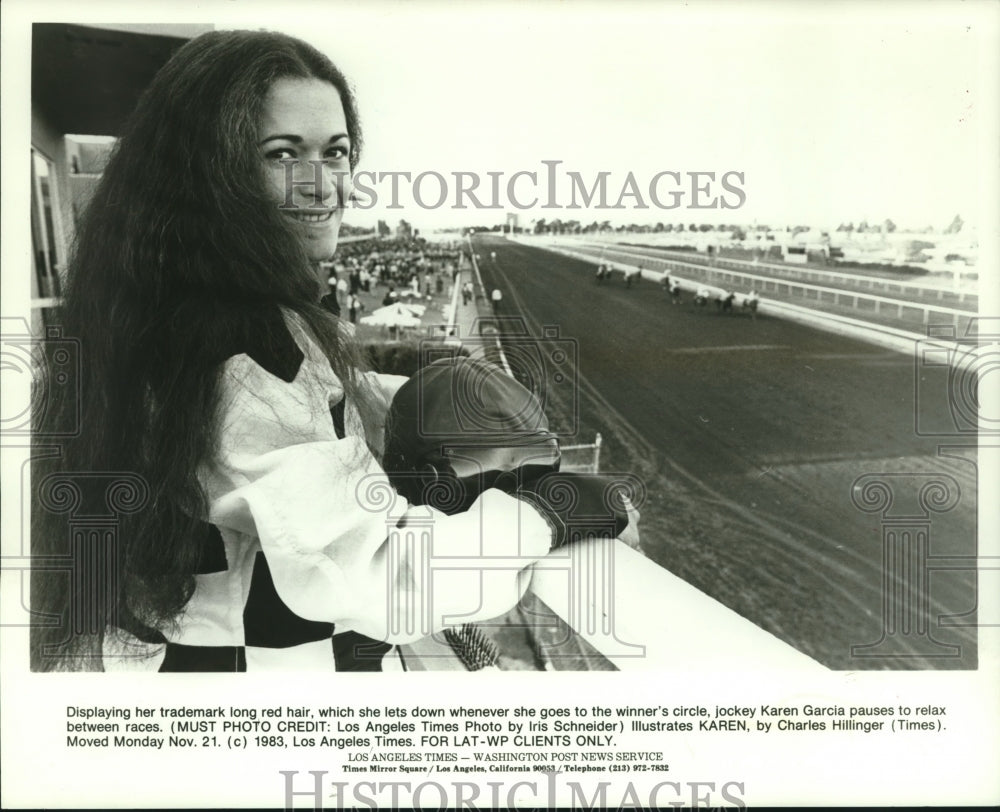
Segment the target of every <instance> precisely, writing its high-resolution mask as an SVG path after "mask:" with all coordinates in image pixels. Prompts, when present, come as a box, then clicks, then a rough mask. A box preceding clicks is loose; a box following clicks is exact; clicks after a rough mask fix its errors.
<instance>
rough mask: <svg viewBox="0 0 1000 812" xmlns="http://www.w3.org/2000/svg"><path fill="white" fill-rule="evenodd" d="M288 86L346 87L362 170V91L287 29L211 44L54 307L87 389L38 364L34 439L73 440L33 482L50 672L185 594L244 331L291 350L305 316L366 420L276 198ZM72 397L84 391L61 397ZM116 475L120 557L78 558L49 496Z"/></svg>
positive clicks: (78, 660)
mask: <svg viewBox="0 0 1000 812" xmlns="http://www.w3.org/2000/svg"><path fill="white" fill-rule="evenodd" d="M283 77H295V78H311V77H314V78H318V79H322V80H325V81H328V82H330V83H331V84H332V85H333V86H334V87H336V89H337V90H338V91H339V93H340V98H341V101H342V103H343V107H344V113H345V116H346V119H347V127H348V135H349V136H350V142H351V152H350V162H351V166H352V167H354V166H355V165H356V164H357V161H358V157H359V155H360V149H361V129H360V123H359V120H358V114H357V109H356V105H355V101H354V96H353V94H352V92H351V89H350V87H349V86H348V83H347V81H346V79H345V78H344V76H343V74H341V72H340V71H339V70H338V69H337V68H336V67H335V66H334V65H333V64H332V63H331V62H330V60H329V59H327V58H326V57H325V56H324V55H323V54H321V53H320V52H319V51H317V50H316V49H315V48H313V47H312V46H310V45H308V44H306V43H304V42H302V41H300V40H296V39H294V38H292V37H288V36H285V35H282V34H276V33H264V32H249V31H226V32H212V33H208V34H204V35H202V36H200V37H198V38H197V39H194V40H192V41H191V42H189V43H187V44H185V45H184V46H183V47H182V48H180V49H179V50H178V51H177V53H176V54H175V55H174V56H173V57H172V58H171V59H170V61H169V62H168V63H167V64H166V65H165V66H164V67H163V68H162V69H161V70H160V71H159V73H158V74H157V75H156V77H155V78H154V79H153V81H152V83H151V84H150V86H149V87H148V88H147V90H146V91H145V93H144V94H143V96H142V98H141V99H140V101H139V103H138V105H137V107H136V109H135V111H134V113H133V114H132V116H131V118H130V120H129V122H128V124H127V125H126V127H125V130H124V132H123V134H122V136H121V138H120V139H119V141H118V143H117V145H116V147H115V149H114V151H113V153H112V155H111V157H110V160H109V162H108V165H107V168H106V170H105V172H104V176H103V178H102V181H101V183H100V186H99V188H98V189H97V190H96V192H95V194H94V197H93V199H92V201H91V203H90V205H89V207H88V209H87V211H86V215H85V219H84V221H83V222H82V224H81V227H80V229H79V231H78V238H77V242H76V245H75V247H74V252H73V256H72V259H71V262H70V266H69V272H68V278H67V285H66V289H65V297H64V300H63V302H62V305H61V308H60V319H61V327H62V333H63V336H64V337H66V338H69V339H72V340H73V341H76V342H78V347H79V368H80V378H79V380H78V381H74V382H73V385H72V386H70V387H67V386H65V385H64V386H57V385H55V382H54V381H55V375H56V374H57V373H56V371H55V367H54V364H52V363H51V358H49V359H48V360H47V361H46V362H43V372H44V373H45V374H44V375H43V377H42V379H41V383H40V386H41V387H42V390H43V391H44V392H45V394H46V396H47V397H48V398H49V401H50V403H49V406H48V407H47V408H45V409H42V410H37V411H36V422H35V431H36V440H37V438H42V440H39V441H43V440H44V438H45V437H47V436H57V437H65V436H66V435H70V436H69V439H64V441H63V443H62V451H61V454H57V455H54V456H50V457H49V458H48V459H46V460H43V461H42V463H40V464H36V466H35V468H34V481H35V482H34V484H35V487H34V493H35V495H36V499H35V502H34V505H33V521H32V545H33V547H32V550H33V555H34V556H35V557H36V567H35V570H34V571H33V578H32V604H33V610H34V611H35V612H36V613H37V614H36V618H37V619H39V620H42V619H45V620H44V622H41V623H38V624H37V625H36V626H35V627H34V629H33V634H32V655H33V656H32V667H33V668H35V669H37V670H47V669H50V668H60V669H62V668H88V667H91V668H92V667H97V668H99V667H100V666H99V662H100V660H99V656H97V655H99V653H100V647H101V643H102V639H103V632H104V629H105V628H106V627H108V626H119V627H122V628H126V629H129V630H130V631H133V632H134V633H136V634H138V635H139V636H140V637H143V636H147V637H149V638H150V639H156V636H157V630H158V629H161V628H164V626H165V624H168V623H169V622H170V621H171V620H172V619H174V618H175V617H176V616H177V615H178V613H179V612H180V611H181V610H182V609H183V607H184V606H185V604H186V603H187V601H188V600H189V599H190V597H191V594H192V591H193V588H194V580H193V577H192V575H191V573H193V572H195V571H196V566H197V563H198V559H199V556H200V555H201V551H202V549H203V547H204V533H205V527H206V525H205V524H204V519H205V518H206V516H207V507H206V500H205V496H204V494H203V492H202V489H201V488H200V486H199V483H198V479H197V476H196V470H197V467H198V465H199V463H201V462H203V461H204V460H205V459H206V458H207V457H208V456H209V455H210V454H211V453H212V451H213V448H214V444H215V440H216V432H215V429H216V427H215V426H214V425H213V421H212V415H213V414H215V412H216V408H217V400H218V397H219V383H218V376H219V372H220V368H221V367H220V365H221V362H222V361H224V360H225V357H224V356H225V352H224V348H227V347H233V346H241V342H243V341H244V340H245V337H247V336H252V337H253V341H254V345H255V346H258V347H259V346H262V345H263V346H265V347H267V346H268V345H270V346H274V347H278V346H281V342H282V340H283V339H284V340H285V341H287V335H284V336H283V335H280V333H281V332H282V330H283V329H284V327H283V325H282V322H281V319H280V318H279V319H277V320H275V319H274V318H273V315H274V313H275V312H276V311H277V309H278V308H284V309H285V310H290V311H294V312H295V313H297V314H299V316H300V317H301V318H302V320H304V322H305V323H306V324H307V325H308V327H309V328H310V329H311V331H312V333H313V334H314V335H315V336H316V337H317V339H318V341H319V343H320V345H321V346H322V347H323V349H324V351H325V352H326V354H327V356H328V357H329V359H330V363H331V365H332V367H333V369H334V371H335V372H336V373H337V374H338V376H339V377H340V378H341V380H342V381H343V382H344V386H345V389H346V390H347V394H348V397H350V398H352V399H353V400H355V402H356V403H358V404H359V405H361V406H362V412H363V414H364V407H363V404H364V402H365V394H364V391H363V389H364V387H363V386H362V382H361V381H360V379H359V377H358V376H357V370H358V368H359V367H360V365H361V358H360V353H359V352H358V351H357V349H356V348H355V347H354V346H353V343H352V342H351V341H350V340H348V338H347V337H346V336H345V335H344V334H343V333H342V329H341V328H340V327H339V326H338V323H337V321H336V320H335V319H334V318H333V317H331V316H330V315H329V313H327V312H326V311H325V310H324V309H323V308H322V307H321V306H320V304H319V303H318V299H319V294H318V280H317V276H316V273H315V271H314V269H313V267H312V265H311V263H310V260H309V257H308V255H307V254H306V252H305V249H304V247H303V245H302V244H301V240H300V238H299V237H298V236H297V235H296V233H295V232H294V231H293V226H292V225H291V224H290V223H289V219H288V218H287V217H285V216H284V215H282V214H281V213H280V212H279V211H278V210H277V208H276V207H275V206H274V204H273V203H271V202H270V200H271V198H270V197H269V195H268V192H267V189H266V187H265V185H264V183H265V181H264V176H263V171H262V168H261V157H260V155H259V151H258V148H257V140H258V127H259V123H260V120H261V116H262V109H263V100H264V96H265V94H266V93H267V91H268V89H269V88H270V86H271V85H272V83H273V82H274V81H275V80H276V79H279V78H283ZM277 312H280V311H277ZM220 353H221V355H220ZM50 355H51V354H50ZM67 389H70V390H72V391H71V392H70V394H71V395H72V397H63V398H62V400H61V402H58V403H52V402H51V401H52V399H54V398H56V397H57V393H58V392H60V391H65V390H67ZM42 456H44V455H42ZM102 476H105V477H112V478H113V477H115V476H120V478H123V480H124V481H128V482H132V483H133V484H135V487H137V488H139V489H140V490H141V491H142V493H141V494H137V495H136V496H135V498H136V499H137V500H139V501H141V502H142V503H143V504H144V505H145V506H144V507H143V508H142V509H137V510H135V511H133V512H127V511H126V512H125V513H124V515H122V516H121V517H120V521H119V523H118V525H117V528H116V532H115V541H114V543H113V544H111V545H110V546H107V545H105V546H100V545H98V546H96V547H94V546H93V545H92V546H91V547H89V548H87V551H85V552H84V553H80V551H79V550H76V549H72V547H73V544H74V543H75V542H72V543H71V541H70V535H71V534H72V533H73V532H75V531H73V529H72V528H71V527H70V526H69V522H68V521H67V518H66V514H65V511H62V512H61V511H59V510H57V509H54V508H53V504H52V502H53V493H54V491H53V490H52V488H53V487H55V486H53V483H54V482H57V480H59V479H60V478H61V479H62V480H63V481H64V482H65V481H66V480H72V479H73V478H74V477H75V478H76V480H77V481H76V484H75V485H72V486H71V487H74V488H76V490H77V491H78V492H80V491H81V486H80V482H83V483H87V482H90V483H91V484H93V483H94V482H96V481H98V480H99V479H100V478H101V477H102ZM53 477H55V479H54V478H53ZM136 483H137V484H136ZM46 488H48V493H47V494H46ZM82 490H83V491H86V490H87V488H86V487H85V486H84V487H83V489H82ZM78 496H79V497H80V498H82V499H84V500H85V499H87V498H88V496H87V494H86V493H82V496H80V494H79V493H78ZM91 496H93V495H91ZM93 498H101V497H93ZM56 501H58V499H56ZM56 507H57V508H58V505H56ZM77 537H78V540H79V533H77ZM53 562H57V563H55V564H53ZM58 562H63V565H64V566H63V565H60V564H58ZM53 568H54V569H53ZM60 570H62V571H60ZM67 575H68V576H69V580H67ZM81 619H83V621H85V622H82V621H81ZM74 629H75V631H74Z"/></svg>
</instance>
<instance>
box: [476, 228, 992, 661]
mask: <svg viewBox="0 0 1000 812" xmlns="http://www.w3.org/2000/svg"><path fill="white" fill-rule="evenodd" d="M474 247H475V250H476V251H477V253H478V254H479V257H480V261H479V267H480V272H481V274H482V277H483V281H484V285H485V287H486V289H487V291H490V290H492V289H493V288H494V287H497V288H499V289H500V290H501V291H502V293H503V302H502V305H501V308H502V310H501V314H500V315H501V316H504V315H505V316H514V315H520V316H523V318H524V320H525V322H526V324H527V326H528V329H529V331H530V332H531V334H532V335H533V336H536V337H537V336H542V335H543V328H545V327H550V328H557V330H558V335H557V336H556V335H554V333H555V332H556V331H555V330H551V329H550V330H549V333H550V334H553V335H552V337H550V338H548V339H545V340H542V341H540V342H535V343H534V347H536V348H537V349H538V351H539V353H540V357H542V358H543V360H544V362H545V363H547V364H548V365H549V368H550V372H549V374H550V375H551V374H553V373H552V370H555V371H556V372H562V373H564V374H565V373H566V372H567V370H568V371H569V372H570V373H571V374H569V376H568V379H567V380H564V381H563V382H562V383H556V382H554V381H553V380H549V381H547V382H545V383H544V384H543V387H544V389H545V391H544V398H545V401H546V409H547V411H548V412H549V414H550V418H551V419H552V420H553V422H554V423H555V424H556V425H557V427H559V428H562V429H564V430H565V431H566V435H567V436H566V437H565V442H591V441H592V440H593V437H594V433H595V432H597V431H600V432H601V433H602V435H603V437H604V440H605V443H604V449H603V454H602V461H601V463H602V464H601V468H602V471H628V472H632V473H634V474H637V475H639V476H640V477H641V478H642V480H643V482H644V483H645V485H646V488H647V499H646V502H645V504H644V505H643V506H642V508H641V511H642V521H641V524H640V527H641V535H642V546H643V549H644V551H645V552H646V554H647V555H648V556H649V557H650V558H651V559H653V560H655V561H656V562H658V563H659V564H661V565H663V566H665V567H667V568H669V569H670V570H672V571H673V572H675V573H676V574H678V575H680V576H681V577H682V578H684V579H686V580H687V581H689V582H690V583H692V584H693V585H695V586H696V587H698V588H699V589H701V590H702V591H704V592H706V593H708V594H710V595H712V596H713V597H715V598H716V599H718V600H720V601H721V602H723V603H725V604H726V605H728V606H729V607H731V608H733V609H734V610H736V611H738V612H739V613H740V614H742V615H743V616H745V617H747V618H749V619H750V620H752V621H753V622H754V623H757V624H758V625H760V626H761V627H763V628H765V629H767V630H768V631H771V632H773V633H774V634H776V635H778V636H779V637H781V638H782V639H784V640H786V641H787V642H789V643H791V644H792V645H795V646H796V647H797V648H799V649H800V650H802V651H803V652H805V653H807V654H809V655H811V656H813V657H815V658H816V659H818V660H819V661H821V662H823V663H824V664H826V665H828V666H831V667H834V668H839V669H851V670H856V669H858V670H859V669H871V668H907V669H909V668H974V667H975V665H976V645H975V642H976V635H975V629H974V626H973V625H972V624H973V623H974V622H975V615H974V613H973V612H974V608H975V605H976V596H975V573H974V571H973V570H972V569H971V567H972V563H970V564H969V568H967V569H963V568H962V565H961V562H962V561H964V557H968V556H974V555H975V551H976V546H975V534H976V519H975V517H976V494H975V489H976V466H975V460H976V456H975V450H974V440H973V439H970V437H969V436H968V435H967V434H961V433H959V432H958V431H955V430H952V429H951V428H950V427H952V426H953V425H954V421H953V419H952V417H951V413H950V412H949V411H948V408H947V392H946V389H945V380H944V379H943V378H941V377H940V375H941V371H940V370H924V369H923V368H922V367H920V366H919V365H917V364H916V363H915V361H914V357H910V356H907V355H903V354H900V353H895V352H890V351H886V350H884V349H880V348H877V347H874V346H870V345H868V344H865V343H862V342H859V341H854V340H851V339H848V338H844V337H841V336H836V335H833V334H829V333H825V332H822V331H820V330H813V329H810V328H807V327H804V326H802V325H799V324H795V323H792V322H786V321H781V320H778V319H774V318H765V317H763V316H758V317H757V319H756V320H752V319H751V318H750V316H749V315H748V314H744V313H733V314H722V313H719V312H717V310H716V308H715V307H714V305H711V304H710V305H709V306H708V307H704V308H702V307H696V306H695V305H694V304H693V303H692V302H691V300H690V296H686V297H685V299H686V301H684V302H683V303H682V304H680V305H672V304H671V303H670V300H669V297H667V296H666V295H665V294H664V292H663V290H662V289H661V288H660V286H658V285H655V284H654V283H651V282H649V281H640V282H638V283H637V284H636V285H634V286H633V287H632V288H631V289H629V288H626V287H625V285H624V283H623V282H622V281H621V279H620V277H617V278H615V279H614V280H613V281H611V282H608V283H605V284H602V285H597V284H596V282H595V279H594V265H593V264H592V263H587V262H583V261H580V260H575V259H571V258H568V257H565V256H561V255H557V254H554V253H552V252H547V251H543V250H539V249H536V248H532V247H528V246H524V245H520V244H518V243H514V242H509V241H507V240H504V239H502V238H499V237H496V236H492V235H479V236H477V237H476V238H475V240H474ZM493 252H495V254H496V258H495V259H492V258H491V253H493ZM507 329H508V331H512V332H515V333H516V332H517V323H516V322H513V323H510V324H508V325H507ZM529 344H532V340H528V339H525V338H524V337H517V336H515V337H513V338H511V339H510V352H511V355H512V356H513V357H515V358H518V357H525V356H527V355H528V354H530V353H529V351H528V350H527V349H526V347H527V346H528V345H529ZM560 349H561V350H562V351H563V353H564V354H565V355H567V356H568V357H569V358H570V360H571V361H572V360H573V358H575V359H576V364H575V369H572V368H571V367H572V366H573V365H572V364H567V362H564V361H562V360H561V359H562V356H560V355H559V354H558V352H557V351H558V350H560ZM554 353H555V356H554V355H553V354H554ZM553 357H555V360H553ZM917 406H919V408H920V412H919V416H915V415H916V412H915V409H916V407H917ZM928 427H930V429H931V430H934V431H935V432H937V434H936V436H921V434H922V433H925V432H926V431H927V430H928ZM949 432H950V434H951V436H948V434H949ZM866 475H869V478H873V477H874V478H875V479H877V480H882V481H886V482H888V483H889V487H890V488H891V489H892V491H893V494H894V497H895V502H894V506H892V507H888V508H886V509H885V510H882V511H880V510H877V509H875V510H864V509H863V508H866V507H867V508H876V507H877V506H876V505H873V504H868V503H866V502H865V501H864V500H863V499H861V498H860V497H859V494H860V491H854V495H855V497H858V504H856V503H855V501H853V500H852V487H853V486H854V484H855V482H856V481H857V480H859V478H860V477H863V476H866ZM933 480H937V481H939V482H944V483H945V490H947V491H951V492H953V499H952V501H954V502H955V504H954V505H953V506H949V507H947V509H943V510H941V511H940V512H935V510H933V509H928V508H927V503H926V499H925V502H924V503H920V502H919V501H918V495H919V492H920V488H921V487H923V486H924V485H925V484H926V483H927V482H931V481H933ZM902 505H906V506H907V508H906V509H905V510H903V508H902V507H901V506H902ZM937 507H939V508H941V507H944V506H943V505H937ZM901 510H902V511H903V512H902V513H900V511H901ZM904 515H905V516H908V517H909V518H907V519H906V520H905V521H904V522H903V524H902V525H900V524H899V521H897V520H899V519H900V517H901V516H904ZM921 516H923V518H921ZM897 531H898V532H897ZM892 532H896V533H897V535H896V537H895V538H896V539H897V540H896V542H895V544H896V545H898V544H917V543H918V540H917V539H918V536H919V535H920V533H922V532H923V533H927V534H928V535H929V539H930V541H929V547H928V548H923V552H927V553H929V556H930V558H929V559H926V560H925V559H923V558H921V557H919V556H918V555H917V554H916V553H912V554H911V552H912V551H914V550H917V547H910V548H908V549H909V550H910V551H911V552H907V553H906V554H905V556H908V558H907V559H906V560H908V561H910V562H911V563H913V562H917V563H918V564H919V567H918V569H919V570H920V572H921V573H923V574H926V573H927V572H928V567H930V568H933V570H932V571H931V572H930V579H929V586H928V587H927V588H926V589H921V590H919V595H920V596H922V597H924V598H925V599H926V601H927V604H926V611H924V610H923V609H919V608H918V610H916V611H915V612H913V611H911V612H910V613H909V614H905V613H903V614H900V613H898V612H896V611H895V610H888V611H884V609H883V598H884V596H885V594H886V586H885V584H884V581H885V579H886V574H887V573H889V575H890V576H892V575H893V573H895V572H896V570H893V569H892V567H891V566H890V567H888V568H887V566H886V565H884V564H883V549H884V547H886V545H884V543H883V534H884V533H885V534H889V533H892ZM903 533H908V534H909V535H907V536H906V537H905V538H904V537H903V535H902V534H903ZM890 548H891V549H898V546H896V547H892V546H891V545H890ZM945 556H947V557H950V558H949V561H950V563H951V568H950V569H948V570H944V569H939V568H937V564H938V563H940V562H941V561H943V558H942V557H945ZM955 561H958V562H959V564H958V566H957V568H956V566H955ZM894 583H898V582H897V581H895V580H894V579H893V577H889V584H890V587H891V586H892V585H893V584H894ZM904 591H905V590H904ZM904 614H905V618H904ZM945 616H947V617H945ZM942 618H943V619H942ZM904 620H905V621H906V622H907V623H910V622H912V624H915V625H907V626H904V625H903V621H904ZM925 621H926V622H927V624H928V627H927V629H926V630H925V629H923V628H922V625H921V624H922V623H923V622H925ZM679 622H697V618H685V619H679ZM893 622H897V625H896V627H895V628H893V627H892V623H893ZM886 632H888V634H886ZM706 633H709V632H706ZM883 637H886V641H885V642H884V643H883V645H882V647H881V648H875V649H859V648H857V647H858V646H864V645H865V644H869V643H875V642H876V641H879V640H880V639H881V638H883ZM852 647H853V650H852ZM886 653H892V654H895V655H897V656H893V657H886V656H881V655H884V654H886ZM876 655H877V656H876ZM900 655H901V656H900ZM678 656H679V657H682V656H683V653H679V654H678ZM734 666H735V667H738V666H739V664H738V663H734Z"/></svg>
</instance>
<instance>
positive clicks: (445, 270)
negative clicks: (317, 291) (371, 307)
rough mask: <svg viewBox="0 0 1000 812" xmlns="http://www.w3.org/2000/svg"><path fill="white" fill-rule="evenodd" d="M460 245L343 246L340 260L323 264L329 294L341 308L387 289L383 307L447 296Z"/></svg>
mask: <svg viewBox="0 0 1000 812" xmlns="http://www.w3.org/2000/svg"><path fill="white" fill-rule="evenodd" d="M461 256H462V251H461V248H460V243H458V242H453V243H429V242H427V241H426V240H424V239H423V238H411V239H401V238H395V239H381V240H379V239H376V238H374V237H373V238H372V239H370V240H359V241H357V242H349V243H343V244H341V245H340V247H339V248H338V249H337V256H336V257H335V258H334V259H333V260H331V261H329V262H326V263H324V264H323V265H324V267H325V269H326V271H327V273H328V274H329V276H328V281H329V284H330V292H331V293H332V294H335V295H336V296H337V301H338V303H339V304H340V305H341V307H345V308H346V307H347V306H349V304H350V302H351V300H352V297H354V296H355V295H356V294H358V293H360V292H362V291H364V292H365V293H368V294H371V293H372V292H373V291H374V290H375V288H377V287H384V288H386V294H385V297H384V298H383V299H382V304H383V305H388V304H392V302H394V301H396V300H398V299H399V298H400V296H409V297H411V298H413V297H416V298H426V297H429V296H432V295H433V294H435V293H437V294H440V293H443V292H444V291H445V290H446V288H448V287H450V286H451V285H452V284H453V282H454V279H455V274H456V272H457V271H458V268H459V265H460V262H461Z"/></svg>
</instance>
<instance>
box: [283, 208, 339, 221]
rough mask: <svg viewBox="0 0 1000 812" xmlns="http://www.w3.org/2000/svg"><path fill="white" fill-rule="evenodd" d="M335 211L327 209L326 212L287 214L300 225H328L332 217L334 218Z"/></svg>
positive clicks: (290, 212)
mask: <svg viewBox="0 0 1000 812" xmlns="http://www.w3.org/2000/svg"><path fill="white" fill-rule="evenodd" d="M334 212H335V210H334V209H327V210H326V211H319V212H315V211H288V212H285V213H286V214H287V215H288V216H289V217H294V218H295V219H296V220H298V221H299V222H300V223H326V222H327V221H329V219H330V218H331V217H333V215H334Z"/></svg>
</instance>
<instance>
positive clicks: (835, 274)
mask: <svg viewBox="0 0 1000 812" xmlns="http://www.w3.org/2000/svg"><path fill="white" fill-rule="evenodd" d="M581 245H592V246H595V247H600V248H601V249H606V248H607V245H608V244H606V243H602V242H589V243H587V242H583V243H581ZM612 250H614V251H616V252H618V253H621V254H625V255H631V256H636V257H641V258H643V259H655V258H657V257H658V254H669V255H671V256H674V257H685V256H690V253H687V252H683V251H671V250H670V249H668V248H653V247H651V248H650V249H649V250H650V251H656V252H657V254H651V253H645V252H643V251H641V250H640V251H635V250H630V249H629V248H622V247H620V246H616V247H615V248H613V249H612ZM709 263H711V264H709ZM690 264H692V265H698V267H703V268H711V267H713V266H726V265H729V266H734V267H735V268H736V269H740V268H755V269H767V270H769V271H773V272H775V273H780V274H789V275H792V276H796V277H799V278H805V279H829V280H831V281H833V282H840V283H841V284H847V285H857V286H859V287H863V286H865V285H867V287H868V289H869V290H874V289H875V288H876V287H881V288H884V289H885V290H886V291H892V290H893V289H896V290H898V291H899V292H900V293H901V294H905V293H907V292H912V293H923V294H932V295H934V296H936V297H937V298H938V299H939V300H940V299H942V298H944V295H945V294H948V295H951V296H956V297H958V301H959V303H960V304H961V303H962V302H965V301H966V300H968V301H969V302H970V303H972V304H976V303H978V301H979V294H978V293H975V292H971V291H963V290H956V289H949V288H946V287H942V286H940V285H922V284H920V283H919V282H908V281H903V280H898V279H885V278H883V277H878V276H865V275H863V274H850V273H842V272H840V271H828V270H823V269H820V268H810V267H807V266H794V267H790V266H788V265H775V264H774V263H771V262H754V261H752V260H746V259H735V258H734V257H719V256H716V257H713V258H712V259H711V260H709V259H705V260H704V261H703V262H701V263H693V262H692V263H690Z"/></svg>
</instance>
